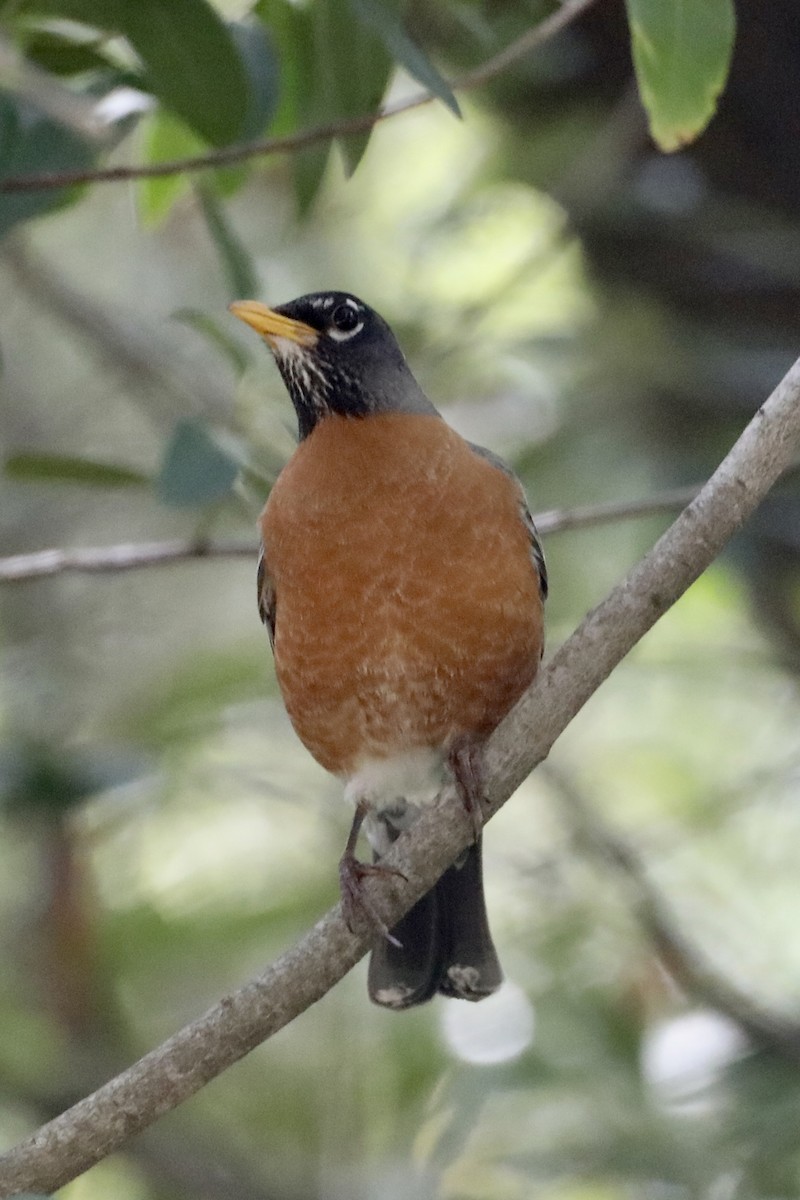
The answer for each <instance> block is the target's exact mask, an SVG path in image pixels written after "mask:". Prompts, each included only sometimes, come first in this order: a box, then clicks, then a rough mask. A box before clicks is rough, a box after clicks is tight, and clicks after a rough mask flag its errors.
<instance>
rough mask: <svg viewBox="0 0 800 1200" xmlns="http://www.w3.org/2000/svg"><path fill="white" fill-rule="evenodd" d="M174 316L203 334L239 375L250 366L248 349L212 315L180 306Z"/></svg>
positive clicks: (176, 319)
mask: <svg viewBox="0 0 800 1200" xmlns="http://www.w3.org/2000/svg"><path fill="white" fill-rule="evenodd" d="M172 318H173V320H175V321H180V322H181V324H183V325H188V326H189V328H190V329H195V330H196V331H197V332H198V333H199V334H201V335H202V337H204V338H205V340H206V341H207V342H208V343H209V344H210V345H211V346H213V347H214V348H215V349H216V350H219V351H220V353H221V354H222V355H223V357H224V358H226V359H227V360H228V362H229V363H230V365H231V366H232V367H233V369H234V371H235V372H236V374H237V375H242V374H244V372H245V371H246V370H247V368H248V367H249V365H250V361H251V360H250V354H249V353H248V352H247V350H245V349H244V347H243V346H241V345H240V344H239V343H238V342H237V341H236V339H235V338H234V337H232V336H231V335H230V334H228V333H226V332H225V330H224V329H222V328H221V326H220V324H219V322H218V321H215V320H214V318H213V317H210V316H209V315H208V313H204V312H201V311H200V309H198V308H179V309H177V311H176V312H174V313H173V314H172Z"/></svg>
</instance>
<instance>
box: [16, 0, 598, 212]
mask: <svg viewBox="0 0 800 1200" xmlns="http://www.w3.org/2000/svg"><path fill="white" fill-rule="evenodd" d="M593 3H594V0H563V3H562V5H561V7H560V8H559V9H557V10H556V11H555V12H554V13H551V14H550V16H549V17H545V19H544V20H543V21H540V22H539V24H538V25H535V26H534V27H533V28H532V29H529V30H527V31H526V32H525V33H523V34H522V36H521V37H519V38H517V39H516V41H514V42H512V43H511V44H510V45H509V46H506V48H505V49H504V50H501V51H500V52H499V53H498V54H495V55H493V56H492V57H491V58H489V59H487V60H486V62H484V63H481V64H480V66H478V67H475V68H474V70H472V71H468V72H466V74H464V75H461V76H459V77H458V78H456V79H453V80H452V81H451V82H450V86H451V87H452V89H453V90H454V91H460V92H466V91H471V90H474V89H475V88H478V87H481V86H482V85H483V84H485V83H488V82H489V81H490V80H491V79H494V78H495V77H496V76H498V75H500V74H501V73H502V72H503V71H505V70H507V69H508V67H510V66H512V64H513V63H516V62H519V60H520V59H521V58H524V57H525V55H526V54H530V52H531V51H532V50H534V49H536V48H537V47H538V46H541V45H542V43H543V42H546V41H548V40H549V39H550V38H552V37H554V36H555V35H556V34H557V33H560V32H561V30H562V29H565V28H566V27H567V25H569V24H570V23H571V22H572V21H574V20H575V19H576V18H577V17H578V16H580V14H581V13H582V12H584V11H585V10H586V9H587V8H589V6H590V5H591V4H593ZM433 100H435V96H432V95H431V94H430V93H429V92H420V93H418V94H417V95H415V96H411V97H409V99H408V100H402V101H400V102H399V103H398V104H391V105H387V106H386V107H384V108H381V109H379V110H378V111H377V112H372V113H363V114H361V115H360V116H355V117H348V118H346V119H344V120H341V121H330V122H328V123H326V124H324V125H315V126H313V127H312V128H310V129H301V130H299V131H298V132H297V133H289V134H285V135H284V136H282V137H272V138H261V139H258V140H257V141H252V142H242V143H240V144H238V145H235V146H223V147H221V148H220V149H218V150H210V151H209V152H208V153H206V154H196V155H194V156H193V157H191V158H179V159H174V160H172V161H171V162H161V163H146V164H145V163H142V164H139V165H137V166H128V167H124V166H120V167H105V168H101V169H97V170H83V171H42V172H37V173H36V174H32V175H12V176H9V177H8V178H7V179H0V193H3V192H32V191H48V190H50V189H52V188H60V187H69V186H71V185H73V184H77V183H115V182H116V183H118V182H120V181H122V180H126V179H153V178H155V177H157V176H161V175H179V174H181V173H183V172H193V171H206V170H209V169H211V168H213V167H223V166H230V165H231V163H238V162H244V161H245V160H246V159H250V158H264V157H266V156H267V155H270V154H289V153H293V152H294V151H297V150H305V148H306V147H307V146H314V145H317V143H319V142H329V141H332V140H333V138H337V137H347V136H348V135H350V134H355V133H365V132H366V131H367V130H368V129H372V128H373V126H375V125H377V124H378V123H379V122H380V121H386V120H388V119H389V118H390V117H396V116H398V115H399V114H400V113H404V112H409V111H410V110H411V109H414V108H421V107H422V106H423V105H425V104H431V103H432V102H433Z"/></svg>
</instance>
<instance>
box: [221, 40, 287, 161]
mask: <svg viewBox="0 0 800 1200" xmlns="http://www.w3.org/2000/svg"><path fill="white" fill-rule="evenodd" d="M228 28H229V30H230V34H231V37H232V38H233V41H234V45H235V46H236V49H237V50H238V52H239V57H240V59H241V60H242V64H243V66H244V70H245V74H246V76H247V87H248V103H247V112H246V113H245V118H244V124H243V126H242V131H241V134H240V137H241V139H242V140H243V141H247V140H248V139H250V138H257V137H260V136H261V134H263V132H264V130H265V129H266V127H267V125H268V124H269V122H270V120H271V119H272V116H273V114H274V112H275V109H276V108H277V107H278V91H279V87H278V81H279V67H278V60H277V57H276V55H275V51H274V50H273V48H272V43H271V41H270V39H269V37H268V35H267V31H266V30H265V29H264V26H263V25H261V24H260V23H258V24H257V23H255V22H253V21H247V22H243V21H239V22H235V23H234V24H232V25H229V26H228Z"/></svg>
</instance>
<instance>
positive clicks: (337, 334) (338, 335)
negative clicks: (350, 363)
mask: <svg viewBox="0 0 800 1200" xmlns="http://www.w3.org/2000/svg"><path fill="white" fill-rule="evenodd" d="M363 328H364V322H363V321H359V322H358V324H357V325H354V326H353V328H352V329H337V328H336V326H335V325H331V327H330V329H329V330H328V337H330V338H333V340H334V341H335V342H346V341H347V339H348V338H351V337H355V336H356V334H357V333H361V330H362V329H363Z"/></svg>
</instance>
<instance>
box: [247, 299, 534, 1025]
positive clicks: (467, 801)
mask: <svg viewBox="0 0 800 1200" xmlns="http://www.w3.org/2000/svg"><path fill="white" fill-rule="evenodd" d="M230 309H231V312H232V313H233V314H234V315H235V316H236V317H238V318H239V319H240V320H242V321H244V322H245V323H246V324H247V325H249V326H250V327H251V328H252V329H254V330H255V331H256V332H257V333H258V334H259V335H260V336H261V337H262V338H263V339H264V340H265V341H266V343H267V345H268V347H269V349H270V350H271V351H272V354H273V356H274V359H275V362H276V364H277V367H278V370H279V372H280V374H281V376H282V378H283V382H284V384H285V386H286V389H287V391H288V393H289V397H290V399H291V401H292V404H293V406H294V410H295V413H296V416H297V423H298V434H299V441H298V445H297V448H296V449H295V451H294V453H293V455H292V456H291V458H290V459H289V461H288V463H287V464H286V466H285V467H284V468H283V469H282V470H281V471H280V473H279V475H278V477H277V479H276V480H275V482H274V484H273V486H272V488H271V490H270V493H269V496H268V498H267V502H266V505H265V507H264V510H263V512H262V514H261V518H260V530H261V554H260V557H259V562H258V586H257V592H258V606H259V611H260V615H261V619H262V621H263V623H264V624H265V626H266V627H267V631H268V633H269V637H270V642H271V645H272V651H273V655H274V661H275V669H276V676H277V680H278V684H279V687H280V691H281V694H282V697H283V701H284V704H285V707H286V710H287V712H288V715H289V718H290V720H291V722H292V725H293V726H294V729H295V730H296V732H297V734H298V735H299V738H300V740H301V741H302V742H303V743H304V745H305V746H306V748H307V749H308V750H309V751H310V752H311V754H312V755H313V756H314V758H315V759H316V760H317V761H318V762H319V763H321V764H322V766H323V767H325V768H326V769H327V770H328V771H330V772H331V773H332V774H334V775H335V776H337V777H338V778H339V779H340V780H341V781H342V783H343V785H344V792H345V797H346V798H347V799H348V800H350V801H351V802H352V804H353V805H354V817H353V822H352V827H351V830H350V835H349V837H348V839H347V844H346V847H345V852H344V854H343V856H342V859H341V862H340V864H339V879H340V887H341V894H342V901H343V909H344V913H345V916H346V918H347V921H348V925H349V926H350V928H351V929H353V928H354V927H355V925H357V924H358V922H359V921H360V920H362V919H366V920H369V921H371V922H372V923H373V925H374V926H375V927H376V928H375V930H374V932H375V938H374V944H373V948H372V951H371V955H370V964H369V969H368V976H367V981H368V994H369V997H370V999H371V1000H372V1001H374V1002H375V1003H376V1004H378V1005H381V1006H383V1007H385V1008H388V1009H395V1010H401V1009H406V1008H410V1007H412V1006H413V1005H417V1004H421V1003H423V1002H425V1001H427V1000H430V999H431V998H432V997H433V996H435V995H436V994H437V993H440V994H443V995H445V996H450V997H455V998H460V999H464V1000H472V1001H477V1000H482V999H483V998H484V997H486V996H489V995H491V994H492V993H493V992H494V991H496V990H497V988H498V987H499V986H500V984H501V983H502V980H503V973H502V969H501V966H500V963H499V960H498V956H497V952H496V950H495V947H494V943H493V941H492V936H491V933H490V930H489V924H488V918H487V913H486V903H485V898H484V888H483V870H482V832H481V825H482V818H481V808H480V804H481V795H482V789H483V781H482V766H481V763H482V750H483V746H484V743H485V741H486V739H487V738H488V736H489V735H490V734H491V733H492V731H493V730H494V729H495V728H496V727H497V725H499V723H500V722H501V720H502V719H503V717H505V716H506V714H507V713H508V712H509V711H510V710H511V708H512V707H513V706H514V704H515V703H516V701H517V700H518V699H519V698H520V697H521V696H522V694H523V693H524V692H525V691H526V690H527V688H528V687H529V685H530V684H531V682H532V681H533V679H534V677H535V675H536V672H537V669H538V667H539V663H540V660H541V656H542V649H543V643H544V633H543V605H544V600H545V597H546V595H547V570H546V566H545V560H544V556H543V553H542V547H541V544H540V541H539V538H538V536H537V532H536V529H535V526H534V523H533V520H532V518H531V514H530V510H529V507H528V503H527V500H526V497H525V493H524V491H523V488H522V485H521V483H520V482H519V480H518V479H517V478H516V476H515V475H514V474H513V472H512V470H511V469H510V467H508V466H507V465H506V463H505V462H504V461H503V460H502V459H501V458H500V457H498V456H497V455H495V454H494V453H493V452H492V451H490V450H487V449H484V448H483V447H481V446H477V445H474V444H473V443H471V442H468V441H466V440H465V439H464V438H463V437H461V436H460V435H459V434H458V433H457V432H456V431H455V430H454V429H453V428H452V427H451V426H450V425H449V424H448V423H447V422H446V421H445V420H444V418H443V417H442V416H441V414H440V413H439V412H438V410H437V409H436V408H435V407H434V405H433V403H432V402H431V401H430V400H429V399H428V397H427V396H426V395H425V393H424V392H423V390H422V388H421V387H420V385H419V384H418V382H417V380H416V379H415V377H414V375H413V374H412V372H411V369H410V367H409V365H408V363H407V361H406V358H405V357H404V355H403V352H402V350H401V348H400V346H399V344H398V342H397V339H396V338H395V336H394V334H393V333H392V330H391V329H390V327H389V325H388V324H387V323H386V321H384V319H383V318H382V317H381V316H379V314H378V313H377V312H375V311H374V310H373V309H372V308H370V307H369V306H368V305H367V304H365V303H364V302H363V301H361V300H359V299H358V298H357V297H355V296H353V295H351V294H349V293H347V292H342V291H330V292H317V293H313V294H309V295H304V296H301V297H299V298H298V299H296V300H292V301H290V302H289V303H286V304H282V305H279V306H277V307H275V308H269V307H267V306H266V305H264V304H262V303H261V302H259V301H255V300H242V301H236V302H235V303H233V304H232V305H231V306H230ZM447 782H450V783H451V784H452V783H454V784H455V786H456V788H457V791H458V793H459V795H460V796H461V798H462V800H463V802H464V805H465V807H466V809H467V811H468V813H469V814H470V815H471V818H472V820H473V823H474V834H475V836H474V840H473V842H472V844H471V845H470V846H469V847H468V849H467V850H466V851H465V852H464V853H463V854H462V855H461V857H460V858H459V859H458V860H457V861H456V862H455V863H454V864H453V865H452V866H451V867H450V868H449V869H448V870H447V871H446V872H445V873H444V874H443V875H442V877H441V878H440V879H439V881H438V882H437V883H436V884H435V885H434V886H433V887H432V888H431V890H430V891H429V892H428V893H427V894H426V895H424V896H423V897H422V899H421V900H420V901H418V903H417V904H415V905H414V906H413V907H412V908H411V910H410V911H409V912H408V914H407V915H406V916H405V917H404V918H402V919H401V920H400V921H399V922H398V923H397V924H396V925H395V926H394V927H393V928H392V929H391V930H389V929H386V927H385V926H384V925H383V924H382V922H381V921H380V918H379V916H378V915H377V913H376V912H375V910H374V908H373V906H372V905H371V903H370V901H369V900H368V898H367V896H366V894H365V893H366V889H364V887H363V882H364V878H365V876H368V875H370V874H373V873H374V874H381V873H384V872H386V873H396V874H399V873H400V872H396V871H394V870H393V869H392V868H389V867H388V866H386V867H382V865H381V859H382V858H383V857H384V856H385V855H386V853H387V851H388V850H389V848H390V847H391V846H392V844H393V843H394V842H395V841H396V839H397V838H398V837H399V836H400V834H401V833H402V832H403V831H404V830H405V829H407V828H409V827H410V826H411V825H412V824H413V823H414V820H415V819H416V818H417V817H418V816H419V814H420V811H421V810H422V809H423V808H424V806H426V805H427V804H429V803H431V802H433V801H434V800H435V798H436V797H437V795H438V794H439V793H440V791H441V789H442V787H443V785H444V784H445V783H447ZM362 827H363V831H364V833H365V834H366V837H367V840H368V842H369V844H370V846H371V849H372V854H373V861H372V862H371V863H367V862H363V861H360V860H359V859H358V858H357V857H356V846H357V842H358V838H359V834H360V832H361V830H362Z"/></svg>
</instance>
